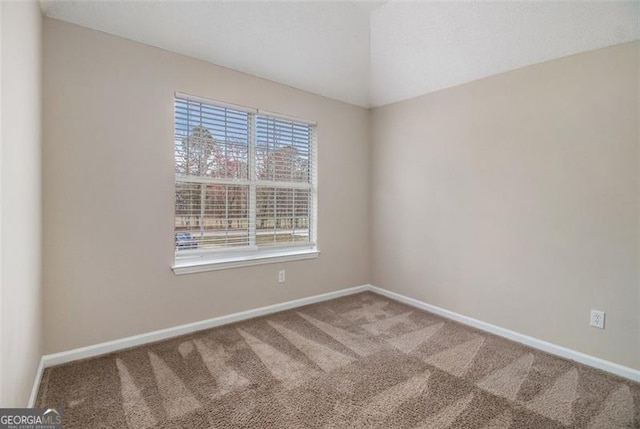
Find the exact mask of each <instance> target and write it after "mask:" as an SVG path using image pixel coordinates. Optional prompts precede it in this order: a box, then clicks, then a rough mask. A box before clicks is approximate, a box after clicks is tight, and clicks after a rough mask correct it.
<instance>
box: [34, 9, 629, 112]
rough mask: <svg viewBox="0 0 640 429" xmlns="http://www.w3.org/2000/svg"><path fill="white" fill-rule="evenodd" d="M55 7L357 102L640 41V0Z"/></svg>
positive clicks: (65, 17)
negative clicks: (627, 0) (604, 0)
mask: <svg viewBox="0 0 640 429" xmlns="http://www.w3.org/2000/svg"><path fill="white" fill-rule="evenodd" d="M41 5H42V10H43V12H44V13H45V15H46V16H49V17H51V18H56V19H60V20H62V21H67V22H71V23H74V24H78V25H82V26H85V27H89V28H93V29H96V30H100V31H104V32H106V33H111V34H115V35H118V36H121V37H125V38H128V39H131V40H135V41H139V42H142V43H146V44H148V45H152V46H157V47H160V48H164V49H167V50H170V51H174V52H178V53H181V54H185V55H189V56H192V57H195V58H200V59H203V60H206V61H210V62H212V63H216V64H220V65H222V66H225V67H229V68H232V69H235V70H239V71H243V72H246V73H250V74H253V75H256V76H260V77H263V78H266V79H270V80H273V81H276V82H280V83H283V84H286V85H289V86H292V87H295V88H300V89H303V90H307V91H310V92H314V93H317V94H321V95H324V96H327V97H331V98H335V99H338V100H342V101H346V102H349V103H353V104H357V105H360V106H366V107H369V106H380V105H384V104H388V103H392V102H395V101H399V100H403V99H407V98H411V97H415V96H418V95H422V94H426V93H429V92H433V91H437V90H440V89H443V88H447V87H451V86H454V85H459V84H461V83H465V82H470V81H473V80H476V79H480V78H483V77H486V76H490V75H493V74H497V73H501V72H505V71H508V70H513V69H516V68H519V67H524V66H527V65H531V64H535V63H539V62H542V61H547V60H550V59H554V58H559V57H562V56H566V55H571V54H575V53H578V52H584V51H588V50H592V49H597V48H601V47H605V46H610V45H614V44H618V43H624V42H627V41H631V40H637V39H640V1H629V2H617V1H608V2H583V1H574V2H542V1H534V2H513V1H505V2H484V1H483V2H480V1H478V2H465V3H462V2H455V1H446V2H437V3H436V2H428V1H412V2H407V1H387V2H385V1H358V0H351V1H337V2H329V1H268V0H263V1H255V2H247V1H239V0H236V1H224V2H223V1H209V2H188V1H129V2H121V1H113V0H105V1H52V0H41Z"/></svg>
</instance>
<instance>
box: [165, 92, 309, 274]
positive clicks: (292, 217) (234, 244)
mask: <svg viewBox="0 0 640 429" xmlns="http://www.w3.org/2000/svg"><path fill="white" fill-rule="evenodd" d="M174 135H175V138H174V144H175V177H176V180H175V192H176V193H175V230H174V235H175V250H176V263H180V262H188V261H200V262H201V261H203V260H204V261H212V262H215V261H216V260H225V258H227V257H228V256H229V255H230V254H234V255H242V256H243V257H245V258H246V257H251V255H258V256H260V255H262V254H268V253H269V252H274V251H277V252H279V253H280V254H281V253H282V252H283V251H285V252H286V250H287V249H300V248H301V247H306V248H313V247H315V236H316V232H315V224H314V221H315V213H316V192H315V190H316V188H315V171H314V168H315V167H314V166H315V162H316V160H315V157H316V156H315V125H314V124H312V123H309V122H305V121H302V120H297V119H292V118H288V117H283V116H280V115H274V114H268V113H263V112H260V111H257V110H254V109H249V108H242V107H237V106H230V105H226V104H222V103H217V102H213V101H208V100H203V99H200V98H196V97H192V96H185V95H176V98H175V124H174Z"/></svg>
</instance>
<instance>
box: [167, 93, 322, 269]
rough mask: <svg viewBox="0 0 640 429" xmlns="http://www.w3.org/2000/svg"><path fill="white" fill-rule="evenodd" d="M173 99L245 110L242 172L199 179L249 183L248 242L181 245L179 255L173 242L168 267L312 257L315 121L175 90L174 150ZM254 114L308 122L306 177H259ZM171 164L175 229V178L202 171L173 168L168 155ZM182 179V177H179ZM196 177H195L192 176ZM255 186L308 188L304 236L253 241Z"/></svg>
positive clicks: (242, 264) (223, 265) (315, 221)
mask: <svg viewBox="0 0 640 429" xmlns="http://www.w3.org/2000/svg"><path fill="white" fill-rule="evenodd" d="M177 100H186V101H193V102H196V103H202V104H207V105H210V106H215V107H219V108H227V109H233V110H237V111H241V112H245V113H247V114H248V128H249V136H248V142H247V143H248V147H247V173H248V174H247V178H242V179H233V178H232V179H228V178H225V179H219V178H216V179H212V180H202V182H201V183H203V184H205V186H206V184H226V185H237V186H247V187H248V235H249V238H248V240H249V243H248V245H247V246H237V247H236V246H230V247H227V248H225V247H221V248H216V249H182V250H180V255H178V252H177V248H176V247H175V246H174V265H173V266H172V269H173V271H174V273H175V274H190V273H197V272H203V271H212V270H221V269H227V268H235V267H246V266H253V265H262V264H271V263H280V262H288V261H296V260H303V259H314V258H317V257H318V255H319V254H320V251H319V249H318V234H317V231H318V156H317V153H318V152H317V141H318V138H317V136H318V130H317V123H316V122H314V121H309V120H306V119H301V118H298V117H294V116H290V115H283V114H280V113H274V112H269V111H265V110H261V109H256V108H250V107H245V106H240V105H236V104H232V103H227V102H221V101H218V100H213V99H208V98H203V97H199V96H194V95H190V94H185V93H180V92H176V93H175V94H174V98H173V106H174V115H173V127H174V128H173V129H174V143H173V144H174V150H175V138H176V134H175V127H176V114H175V105H176V101H177ZM258 116H265V117H268V118H273V119H276V120H283V121H291V122H295V123H298V124H305V125H308V126H309V131H310V139H309V157H310V161H311V162H310V163H309V167H308V168H309V180H308V182H295V181H289V182H286V181H276V180H259V179H258V178H257V172H256V168H255V166H256V162H257V155H256V146H257V136H256V134H257V133H256V122H257V121H256V118H257V117H258ZM173 165H174V193H173V195H174V204H173V211H174V227H173V231H174V235H175V233H176V230H175V216H176V188H177V186H176V185H177V183H178V182H180V183H185V182H186V183H199V181H198V178H200V179H201V176H190V175H187V176H180V175H178V173H177V172H176V171H175V165H176V160H175V156H174V158H173ZM181 179H182V180H181ZM194 179H195V180H194ZM259 186H265V187H271V188H286V189H294V190H295V189H305V190H307V189H308V191H309V198H310V205H311V207H310V213H309V222H308V223H309V226H308V228H309V242H301V243H296V242H291V243H284V244H272V245H264V246H258V245H257V243H256V238H257V228H256V227H257V220H256V212H257V202H256V199H257V191H256V189H257V188H258V187H259Z"/></svg>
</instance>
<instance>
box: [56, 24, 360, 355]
mask: <svg viewBox="0 0 640 429" xmlns="http://www.w3.org/2000/svg"><path fill="white" fill-rule="evenodd" d="M43 31H44V43H45V55H44V96H45V98H44V125H45V131H44V133H45V134H44V165H43V167H44V169H43V174H44V191H43V194H44V223H43V225H44V247H43V251H44V254H43V258H44V263H43V276H44V288H45V293H44V300H45V308H44V330H45V352H46V353H53V352H59V351H62V350H68V349H72V348H76V347H81V346H86V345H90V344H94V343H98V342H103V341H108V340H113V339H117V338H122V337H125V336H129V335H134V334H140V333H144V332H149V331H152V330H156V329H161V328H167V327H172V326H175V325H179V324H183V323H188V322H194V321H198V320H203V319H207V318H211V317H216V316H220V315H224V314H229V313H234V312H237V311H241V310H247V309H251V308H255V307H260V306H264V305H269V304H274V303H279V302H283V301H287V300H291V299H295V298H301V297H306V296H310V295H315V294H319V293H323V292H329V291H332V290H337V289H342V288H345V287H349V286H355V285H360V284H364V283H366V282H367V281H368V279H369V266H368V250H367V249H368V248H369V240H368V226H369V223H368V217H369V214H368V207H369V201H368V199H369V192H368V189H369V180H368V179H369V176H368V168H369V162H368V154H369V140H370V139H369V112H368V111H367V110H366V109H363V108H359V107H354V106H351V105H348V104H345V103H341V102H337V101H333V100H330V99H327V98H323V97H320V96H317V95H312V94H310V93H306V92H303V91H299V90H295V89H292V88H289V87H286V86H283V85H280V84H276V83H272V82H269V81H265V80H262V79H258V78H255V77H252V76H249V75H246V74H242V73H238V72H235V71H232V70H228V69H225V68H222V67H218V66H215V65H212V64H209V63H206V62H202V61H198V60H195V59H192V58H188V57H185V56H180V55H176V54H173V53H169V52H166V51H163V50H160V49H156V48H153V47H149V46H146V45H143V44H139V43H134V42H131V41H128V40H125V39H121V38H118V37H113V36H109V35H106V34H103V33H100V32H97V31H93V30H89V29H85V28H81V27H78V26H75V25H71V24H66V23H63V22H60V21H56V20H51V19H45V20H44V30H43ZM174 91H181V92H186V93H190V94H195V95H199V96H203V97H209V98H215V99H219V100H223V101H227V102H231V103H237V104H241V105H246V106H252V107H257V108H262V109H266V110H269V111H274V112H282V113H286V114H290V115H295V116H299V117H303V118H306V119H310V120H316V121H318V124H319V125H318V138H319V239H318V243H319V247H320V250H321V252H322V253H321V255H320V256H319V258H318V259H317V260H309V261H299V262H290V263H285V264H281V265H263V266H255V267H250V268H238V269H230V270H223V271H216V272H207V273H200V274H190V275H182V276H175V275H174V274H173V272H172V271H171V269H170V266H171V265H172V263H173V230H172V225H173V189H174V187H173V180H174V177H173V95H174ZM280 267H284V268H286V270H287V276H286V278H287V281H286V283H285V284H284V285H280V284H278V283H277V270H278V268H280Z"/></svg>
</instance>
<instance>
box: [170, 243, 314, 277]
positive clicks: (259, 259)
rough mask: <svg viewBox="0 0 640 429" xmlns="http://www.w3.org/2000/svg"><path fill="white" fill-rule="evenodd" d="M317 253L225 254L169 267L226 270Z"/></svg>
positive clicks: (189, 270)
mask: <svg viewBox="0 0 640 429" xmlns="http://www.w3.org/2000/svg"><path fill="white" fill-rule="evenodd" d="M319 254H320V251H319V250H318V249H304V250H286V251H281V252H277V253H276V252H274V253H267V254H261V255H242V256H225V257H224V258H219V259H216V260H200V261H184V262H178V263H176V265H174V266H173V267H171V268H172V269H173V273H174V274H176V275H180V274H193V273H201V272H205V271H217V270H226V269H228V268H240V267H250V266H253V265H264V264H275V263H279V262H290V261H300V260H303V259H315V258H317V257H318V255H319Z"/></svg>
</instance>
